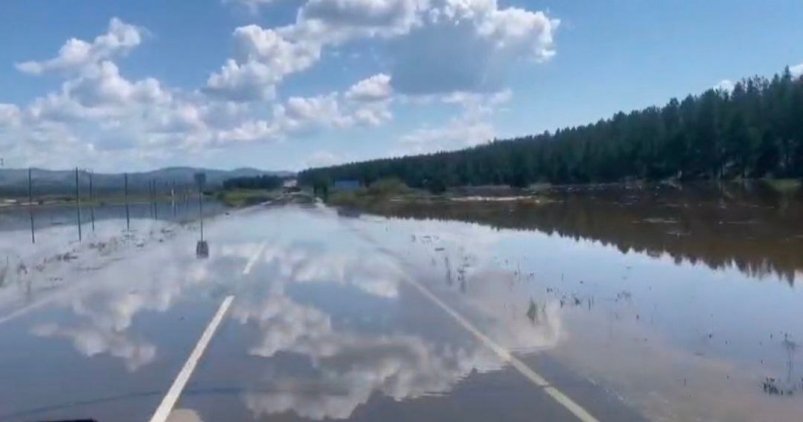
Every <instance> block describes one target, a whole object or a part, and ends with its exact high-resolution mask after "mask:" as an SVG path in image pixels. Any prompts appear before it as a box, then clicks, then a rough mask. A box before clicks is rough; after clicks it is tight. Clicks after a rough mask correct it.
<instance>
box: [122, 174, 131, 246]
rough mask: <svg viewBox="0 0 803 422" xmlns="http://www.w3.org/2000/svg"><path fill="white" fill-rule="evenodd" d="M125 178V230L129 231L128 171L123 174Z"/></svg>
mask: <svg viewBox="0 0 803 422" xmlns="http://www.w3.org/2000/svg"><path fill="white" fill-rule="evenodd" d="M123 177H124V178H125V179H124V180H125V188H124V191H125V230H126V231H128V232H130V231H131V215H130V214H129V212H128V173H125V174H124V175H123Z"/></svg>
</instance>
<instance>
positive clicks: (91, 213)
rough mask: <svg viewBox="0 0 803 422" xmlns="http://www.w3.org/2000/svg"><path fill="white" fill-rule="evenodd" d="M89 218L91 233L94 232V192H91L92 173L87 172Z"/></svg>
mask: <svg viewBox="0 0 803 422" xmlns="http://www.w3.org/2000/svg"><path fill="white" fill-rule="evenodd" d="M89 216H90V218H91V219H92V233H94V232H95V192H94V191H93V190H92V172H91V171H90V172H89Z"/></svg>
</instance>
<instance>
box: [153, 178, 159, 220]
mask: <svg viewBox="0 0 803 422" xmlns="http://www.w3.org/2000/svg"><path fill="white" fill-rule="evenodd" d="M157 183H158V181H157V180H154V181H153V219H154V220H158V219H159V202H158V201H159V198H158V197H157V196H158V194H157V192H158V189H157V188H156V184H157Z"/></svg>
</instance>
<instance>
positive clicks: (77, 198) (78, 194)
mask: <svg viewBox="0 0 803 422" xmlns="http://www.w3.org/2000/svg"><path fill="white" fill-rule="evenodd" d="M75 212H76V217H77V218H78V241H79V242H80V241H82V240H83V238H82V235H81V192H80V190H79V188H78V167H76V168H75Z"/></svg>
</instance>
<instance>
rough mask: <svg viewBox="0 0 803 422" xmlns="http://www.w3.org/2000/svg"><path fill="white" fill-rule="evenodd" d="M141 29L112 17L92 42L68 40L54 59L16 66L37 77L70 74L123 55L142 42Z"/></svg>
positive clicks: (28, 62) (27, 62)
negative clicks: (65, 72)
mask: <svg viewBox="0 0 803 422" xmlns="http://www.w3.org/2000/svg"><path fill="white" fill-rule="evenodd" d="M143 35H144V34H143V30H142V29H141V28H139V27H137V26H134V25H131V24H128V23H125V22H123V21H122V20H120V19H118V18H112V19H111V21H110V22H109V27H108V31H107V32H106V33H105V34H102V35H98V36H97V37H96V38H95V39H94V40H93V41H92V42H87V41H83V40H79V39H77V38H71V39H70V40H68V41H67V42H66V43H65V44H64V45H63V46H62V47H61V49H59V52H58V54H57V55H56V57H54V58H52V59H48V60H43V61H26V62H22V63H17V65H16V66H17V69H19V70H20V71H21V72H25V73H30V74H33V75H39V74H42V73H45V72H49V71H72V70H79V69H81V68H83V67H85V66H88V65H92V64H95V63H98V62H99V61H101V60H105V59H109V58H113V57H116V56H119V55H122V54H125V53H127V52H129V51H130V50H132V49H133V48H135V47H136V46H138V45H140V43H142V38H143Z"/></svg>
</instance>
